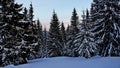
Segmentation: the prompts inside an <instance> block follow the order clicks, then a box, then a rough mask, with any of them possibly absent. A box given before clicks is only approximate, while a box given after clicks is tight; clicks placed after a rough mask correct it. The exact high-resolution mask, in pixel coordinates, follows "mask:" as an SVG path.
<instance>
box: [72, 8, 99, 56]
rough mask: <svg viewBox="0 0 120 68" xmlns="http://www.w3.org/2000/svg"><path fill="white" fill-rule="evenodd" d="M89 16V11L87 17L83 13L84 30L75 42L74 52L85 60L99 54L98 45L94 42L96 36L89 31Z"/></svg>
mask: <svg viewBox="0 0 120 68" xmlns="http://www.w3.org/2000/svg"><path fill="white" fill-rule="evenodd" d="M88 14H89V13H88V10H87V11H86V15H85V14H84V12H83V16H82V17H83V21H82V30H81V32H80V33H79V34H77V35H76V38H75V40H74V52H76V53H78V56H82V57H85V58H90V57H92V56H94V55H96V53H97V43H96V41H95V40H94V35H93V34H92V33H91V32H90V31H89V24H88V23H89V22H88V17H89V15H88Z"/></svg>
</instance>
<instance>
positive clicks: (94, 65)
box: [5, 57, 120, 68]
mask: <svg viewBox="0 0 120 68" xmlns="http://www.w3.org/2000/svg"><path fill="white" fill-rule="evenodd" d="M5 68H120V57H106V58H105V57H104V58H103V57H102V58H101V57H94V58H91V59H84V58H71V57H56V58H44V59H36V60H32V61H29V63H28V64H24V65H19V66H13V65H9V66H6V67H5Z"/></svg>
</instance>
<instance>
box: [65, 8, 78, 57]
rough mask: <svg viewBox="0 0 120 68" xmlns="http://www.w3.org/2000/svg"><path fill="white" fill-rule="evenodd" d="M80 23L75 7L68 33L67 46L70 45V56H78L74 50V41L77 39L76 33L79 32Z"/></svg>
mask: <svg viewBox="0 0 120 68" xmlns="http://www.w3.org/2000/svg"><path fill="white" fill-rule="evenodd" d="M78 23H79V18H78V16H77V12H76V9H75V8H74V9H73V12H72V17H71V25H70V26H69V34H68V35H67V38H66V39H67V46H68V47H69V49H68V52H69V53H68V55H69V56H78V55H77V54H75V53H74V51H73V41H74V39H75V35H76V34H77V33H79V29H78V27H77V26H78V25H77V24H78Z"/></svg>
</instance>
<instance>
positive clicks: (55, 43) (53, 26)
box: [47, 11, 62, 57]
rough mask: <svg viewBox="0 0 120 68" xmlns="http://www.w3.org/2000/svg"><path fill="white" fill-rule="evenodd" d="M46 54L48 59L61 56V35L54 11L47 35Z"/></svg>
mask: <svg viewBox="0 0 120 68" xmlns="http://www.w3.org/2000/svg"><path fill="white" fill-rule="evenodd" d="M47 48H48V52H49V57H55V56H61V55H62V54H61V50H62V49H61V48H62V45H61V33H60V23H59V20H58V17H57V14H56V13H55V11H54V12H53V16H52V20H51V23H50V29H49V35H48V47H47Z"/></svg>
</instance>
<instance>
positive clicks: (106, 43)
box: [91, 0, 120, 56]
mask: <svg viewBox="0 0 120 68" xmlns="http://www.w3.org/2000/svg"><path fill="white" fill-rule="evenodd" d="M92 5H93V7H92V8H95V9H92V12H91V13H92V21H93V22H94V25H93V29H92V32H94V33H95V37H96V38H95V39H97V40H98V39H101V40H102V42H100V43H99V47H100V48H99V49H100V50H99V54H100V55H101V56H118V55H119V52H120V51H119V47H120V42H119V40H120V30H119V28H120V26H119V20H120V17H119V11H120V9H119V8H120V6H119V0H115V1H112V0H101V1H97V0H94V2H93V4H92ZM93 11H94V12H93Z"/></svg>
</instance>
